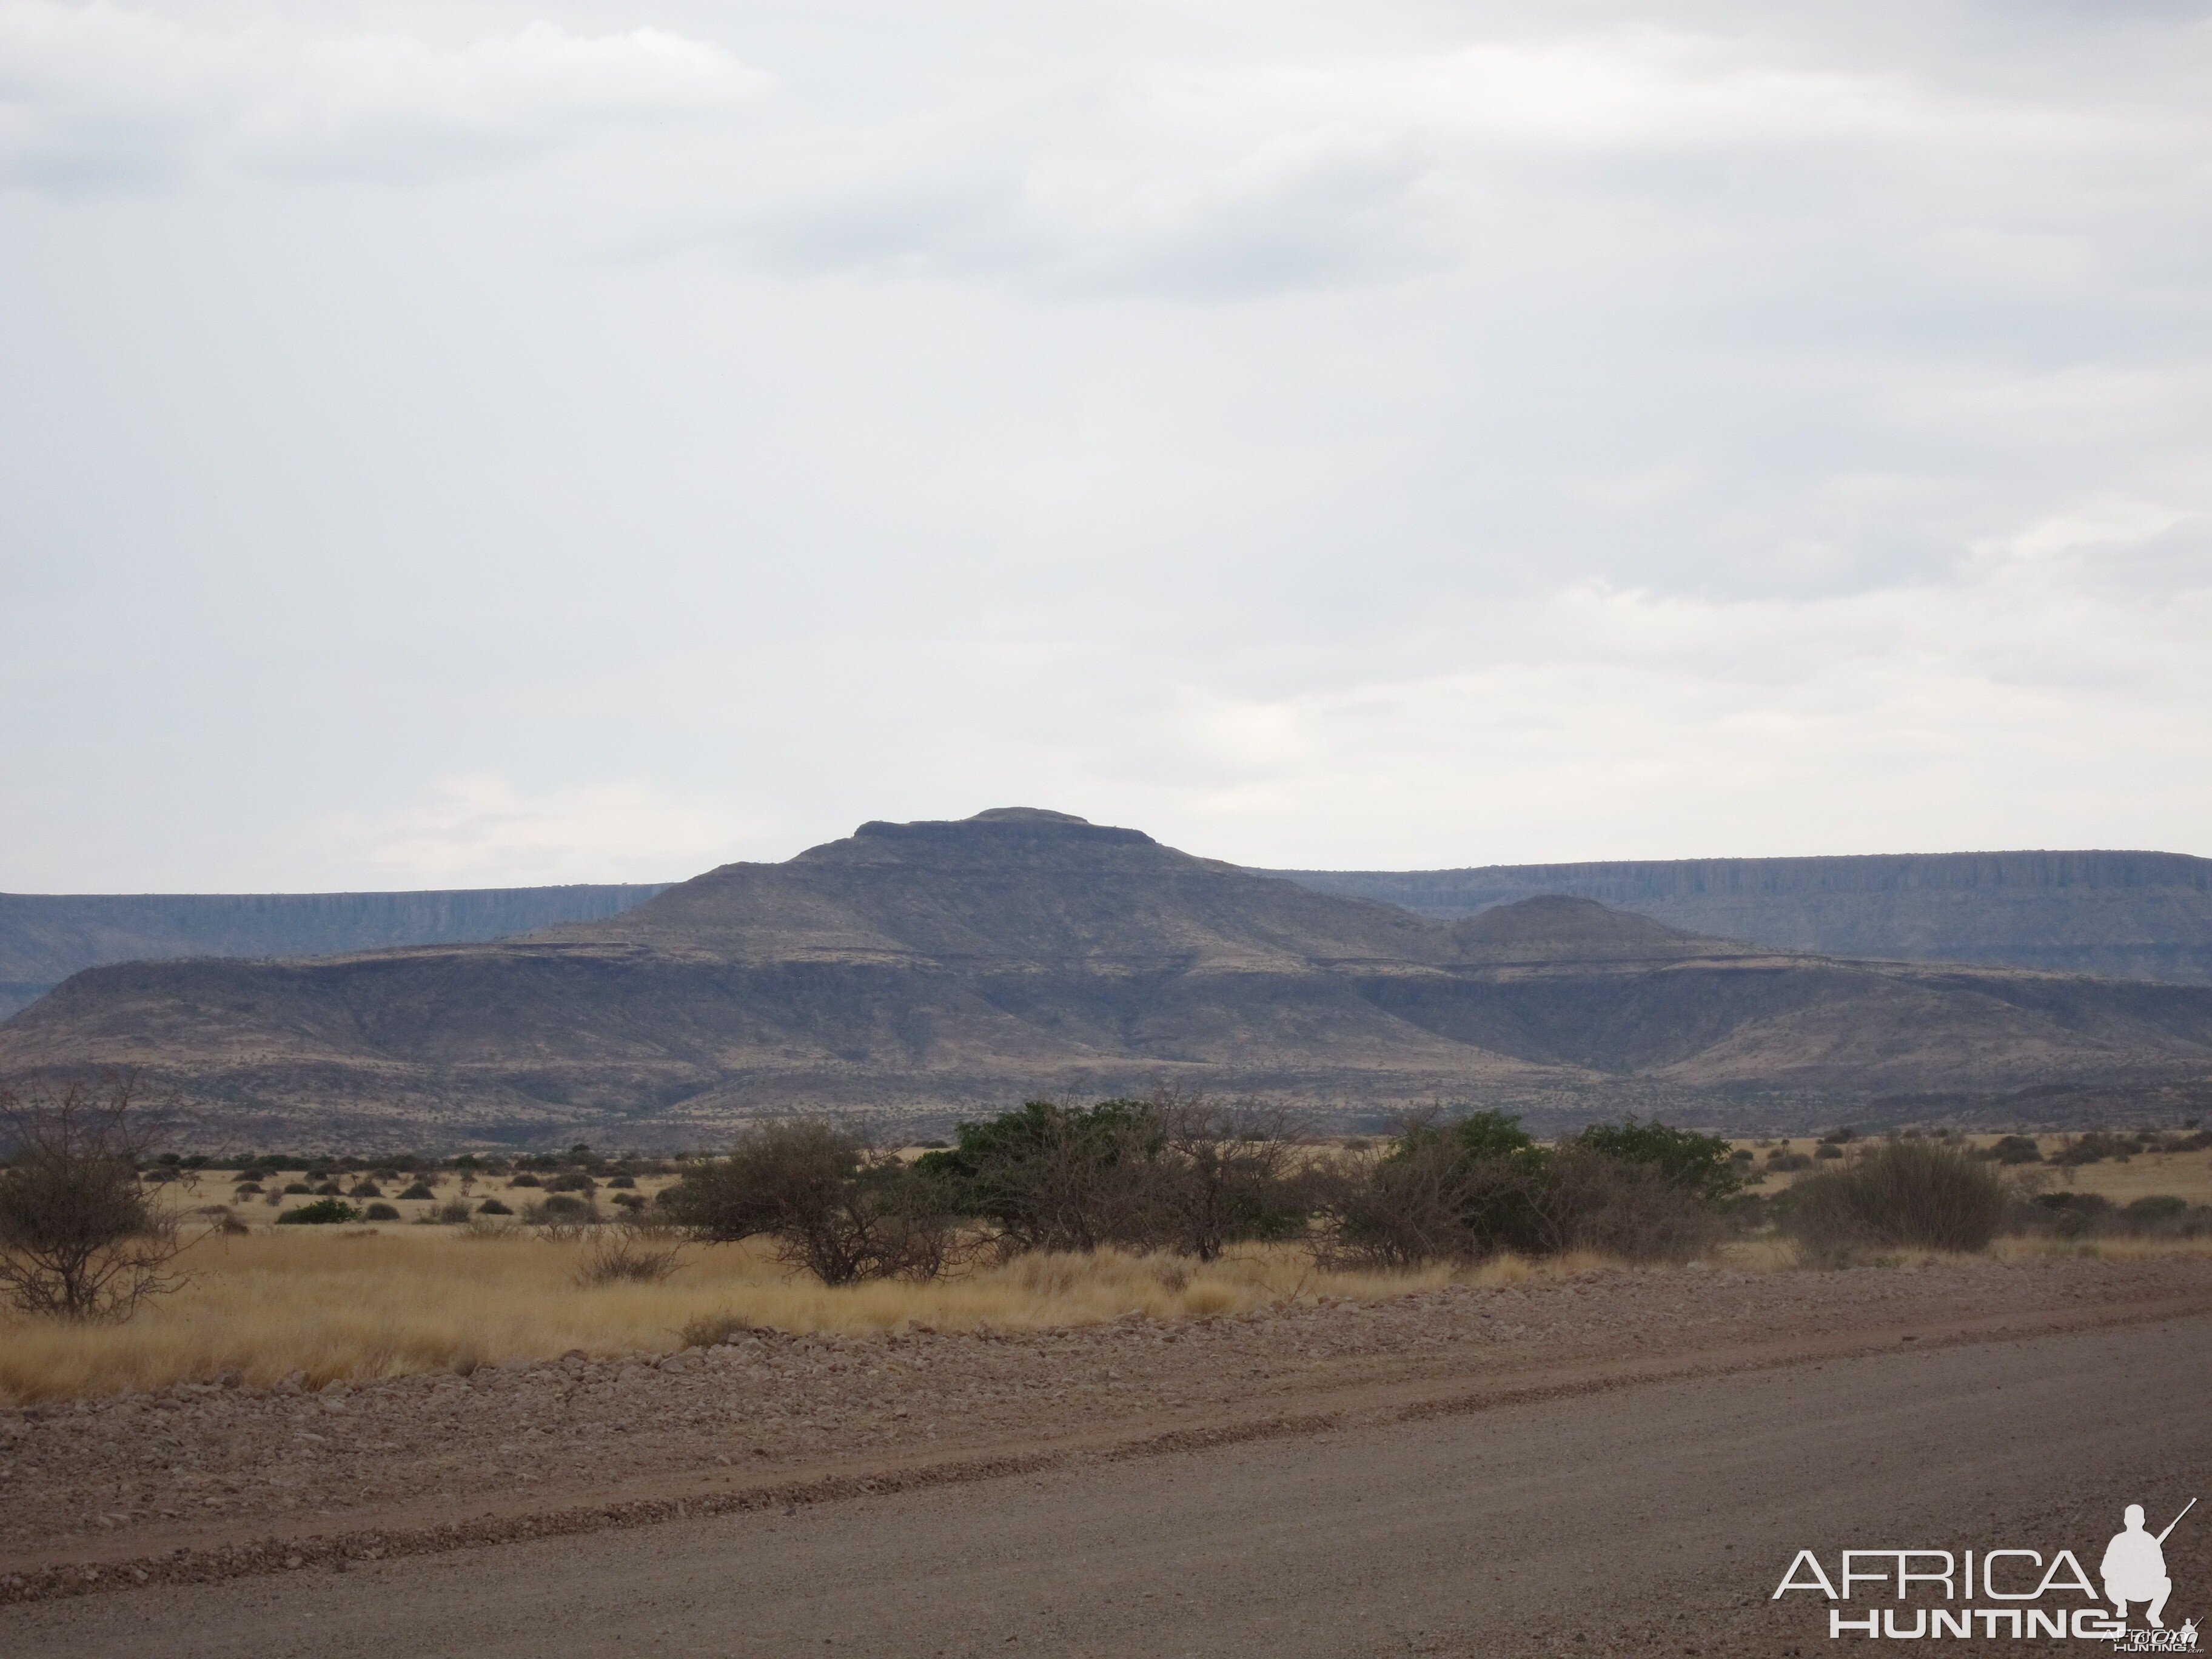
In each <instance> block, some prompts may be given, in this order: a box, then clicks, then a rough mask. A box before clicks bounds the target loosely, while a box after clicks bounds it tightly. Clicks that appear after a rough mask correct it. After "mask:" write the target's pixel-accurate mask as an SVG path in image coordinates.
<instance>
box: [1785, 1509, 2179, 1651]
mask: <svg viewBox="0 0 2212 1659" xmlns="http://www.w3.org/2000/svg"><path fill="white" fill-rule="evenodd" d="M2196 1507H2197V1500H2196V1499H2195V1498H2191V1499H2190V1500H2189V1501H2188V1502H2187V1503H2186V1504H2183V1505H2182V1507H2181V1512H2180V1514H2179V1515H2176V1516H2174V1517H2173V1519H2172V1520H2171V1521H2169V1522H2166V1529H2165V1530H2164V1531H2163V1532H2158V1533H2153V1532H2151V1531H2149V1530H2148V1528H2147V1527H2146V1526H2145V1523H2144V1518H2143V1506H2142V1504H2129V1505H2128V1506H2127V1509H2126V1510H2125V1511H2124V1513H2123V1515H2122V1517H2121V1520H2122V1527H2121V1530H2120V1531H2118V1532H2117V1533H2115V1534H2112V1541H2111V1542H2110V1543H2108V1544H2107V1545H2106V1547H2105V1553H2104V1556H2103V1558H2102V1559H2100V1561H2099V1562H2098V1564H2097V1576H2098V1577H2099V1578H2100V1579H2101V1580H2102V1581H2103V1583H2104V1589H2103V1591H2102V1592H2101V1594H2100V1591H2099V1590H2098V1589H2097V1586H2096V1585H2095V1584H2094V1583H2091V1582H2090V1578H2089V1575H2088V1573H2087V1571H2084V1570H2083V1568H2082V1564H2081V1558H2080V1557H2079V1556H2076V1555H2075V1553H2074V1552H2073V1551H2072V1550H2070V1549H2061V1550H2058V1551H2057V1552H2056V1553H2053V1554H2051V1555H2050V1556H2048V1557H2045V1554H2044V1553H2043V1552H2041V1551H2040V1550H2032V1549H1990V1550H1965V1551H1960V1552H1957V1553H1954V1552H1953V1551H1950V1550H1936V1549H1906V1550H1899V1549H1880V1550H1845V1551H1844V1552H1843V1553H1842V1557H1841V1559H1840V1562H1839V1564H1838V1571H1837V1573H1836V1575H1835V1576H1834V1577H1829V1575H1828V1571H1827V1569H1826V1567H1824V1566H1823V1565H1821V1563H1820V1557H1819V1556H1818V1555H1816V1554H1814V1552H1812V1551H1811V1550H1800V1551H1798V1552H1797V1554H1796V1558H1795V1559H1793V1560H1792V1561H1791V1562H1790V1570H1789V1571H1787V1572H1785V1573H1784V1574H1783V1575H1782V1582H1781V1583H1780V1584H1778V1586H1777V1587H1776V1588H1775V1591H1774V1595H1773V1596H1772V1598H1771V1599H1772V1600H1775V1601H1779V1600H1781V1599H1782V1597H1784V1595H1788V1594H1789V1593H1790V1592H1791V1591H1792V1590H1804V1591H1809V1592H1811V1593H1813V1594H1814V1595H1820V1596H1822V1597H1824V1598H1825V1599H1826V1600H1827V1601H1831V1602H1835V1603H1849V1602H1851V1601H1854V1600H1857V1601H1861V1602H1862V1603H1863V1602H1864V1601H1870V1600H1879V1601H1889V1602H1890V1603H1891V1604H1892V1605H1889V1606H1887V1607H1862V1608H1853V1609H1848V1610H1847V1609H1846V1607H1844V1606H1840V1605H1839V1606H1834V1607H1830V1608H1829V1609H1828V1634H1829V1636H1830V1637H1831V1638H1842V1637H1844V1636H1864V1637H1869V1638H1881V1637H1887V1638H1891V1639H1893V1640H1902V1641H1918V1640H1924V1639H1926V1638H1931V1637H1945V1636H1965V1637H1976V1636H1978V1637H1980V1638H1982V1639H1983V1640H1984V1641H1992V1640H1996V1639H1997V1638H2008V1639H2009V1640H2012V1641H2015V1642H2017V1641H2022V1640H2028V1641H2033V1640H2035V1639H2037V1638H2049V1637H2058V1638H2073V1639H2075V1640H2077V1641H2093V1642H2105V1643H2108V1644H2111V1646H2112V1648H2113V1650H2116V1651H2118V1652H2123V1653H2195V1652H2197V1651H2198V1648H2197V1621H2196V1620H2194V1619H2187V1620H2183V1621H2182V1623H2181V1626H2180V1627H2179V1629H2169V1628H2167V1626H2166V1621H2165V1613H2166V1602H2167V1601H2168V1600H2169V1599H2170V1598H2171V1597H2172V1595H2173V1579H2172V1576H2171V1575H2170V1574H2169V1573H2168V1572H2167V1571H2166V1540H2167V1539H2168V1538H2169V1537H2171V1536H2172V1533H2173V1529H2174V1528H2176V1527H2178V1526H2179V1525H2180V1524H2181V1521H2182V1517H2183V1516H2186V1515H2187V1514H2188V1513H2189V1512H2190V1510H2193V1509H2195V1508H2196ZM1914 1601H1918V1602H1919V1603H1920V1604H1921V1605H1919V1606H1917V1607H1915V1606H1913V1605H1911V1604H1912V1603H1913V1602H1914ZM2106 1602H2109V1603H2111V1607H2112V1611H2111V1612H2109V1613H2108V1612H2106V1609H2105V1607H2104V1606H2103V1605H2102V1604H2103V1603H2106ZM1961 1603H1964V1605H1963V1606H1962V1605H1960V1604H1961ZM1978 1603H1980V1604H1984V1605H1977V1604H1978ZM1931 1604H1934V1605H1931ZM2136 1606H2140V1607H2142V1618H2143V1622H2142V1624H2141V1625H2139V1626H2136V1625H2130V1624H2129V1622H2128V1610H2129V1608H2130V1607H2136Z"/></svg>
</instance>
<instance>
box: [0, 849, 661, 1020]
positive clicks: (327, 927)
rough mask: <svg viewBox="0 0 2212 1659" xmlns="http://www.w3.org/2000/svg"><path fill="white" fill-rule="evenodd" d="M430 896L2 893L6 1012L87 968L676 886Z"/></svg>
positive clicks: (519, 916) (325, 940) (568, 912)
mask: <svg viewBox="0 0 2212 1659" xmlns="http://www.w3.org/2000/svg"><path fill="white" fill-rule="evenodd" d="M666 886H667V883H665V882H655V883H652V884H635V883H633V884H627V885H599V886H572V887H491V888H477V889H464V890H456V891H452V892H426V893H136V894H46V893H0V1019H5V1018H7V1017H8V1016H9V1014H12V1013H14V1012H15V1011H16V1010H17V1009H18V1008H22V1007H27V1006H29V1005H30V1004H31V1003H33V1002H34V1001H36V1000H38V999H39V998H40V997H42V996H44V995H45V994H46V993H47V992H48V991H51V990H52V989H53V987H55V986H57V985H58V984H60V983H61V982H62V981H64V980H65V979H67V978H68V977H69V976H70V975H71V974H74V973H76V972H77V971H78V970H79V969H84V968H96V967H99V966H100V965H101V964H102V963H111V962H146V961H161V960H165V959H167V958H172V957H308V956H328V955H331V954H332V953H334V952H337V951H374V950H379V949H381V948H383V947H385V946H386V945H437V944H443V943H447V942H450V941H453V940H470V939H506V938H507V937H509V936H510V935H512V934H515V933H534V932H536V931H537V930H538V928H540V927H553V926H554V925H555V924H556V923H559V922H563V921H592V920H594V919H595V918H597V917H600V916H607V915H613V914H614V913H615V912H617V910H626V909H628V908H629V907H630V906H632V905H633V904H642V903H643V902H645V901H646V900H647V899H649V898H651V897H652V896H653V895H654V894H655V893H658V892H660V891H661V890H663V889H665V887H666Z"/></svg>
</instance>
